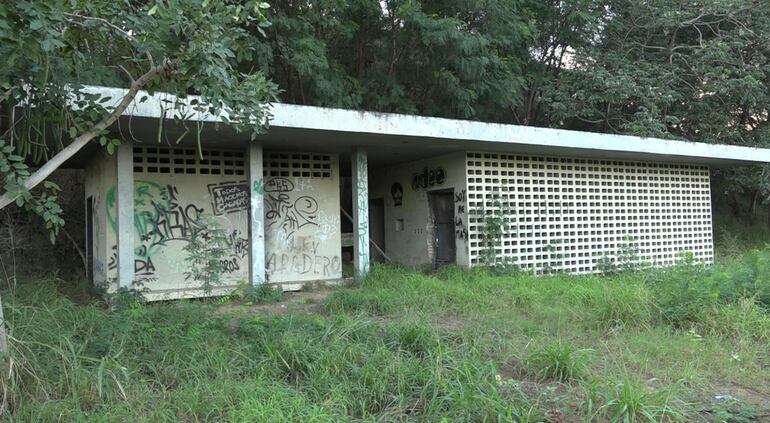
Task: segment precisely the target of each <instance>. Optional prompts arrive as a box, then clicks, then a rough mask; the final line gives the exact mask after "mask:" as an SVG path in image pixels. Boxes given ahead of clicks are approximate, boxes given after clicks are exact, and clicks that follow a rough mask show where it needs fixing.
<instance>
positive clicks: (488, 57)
mask: <svg viewBox="0 0 770 423" xmlns="http://www.w3.org/2000/svg"><path fill="white" fill-rule="evenodd" d="M272 5H273V9H274V15H273V17H272V19H271V20H272V22H273V27H272V30H271V32H270V34H269V37H268V39H269V44H268V45H267V46H266V48H265V49H264V50H261V54H262V55H263V57H264V60H262V61H261V63H264V64H266V68H265V71H266V72H268V73H269V75H270V77H271V79H273V80H274V81H276V83H278V84H279V85H280V86H281V88H282V90H283V93H282V95H281V99H282V100H283V101H286V102H289V103H298V104H313V105H320V106H332V107H343V108H352V109H364V110H373V111H382V112H397V113H410V114H421V115H430V116H443V117H454V118H462V119H478V120H486V121H510V120H511V119H512V117H511V109H512V107H513V106H514V104H515V102H517V101H518V98H519V95H520V92H521V90H522V87H523V85H524V78H523V76H522V68H523V65H524V63H525V62H526V60H527V57H528V55H529V52H528V44H529V41H528V40H529V37H530V36H531V28H530V25H529V23H528V22H527V21H525V20H524V19H523V17H525V16H524V14H522V13H521V11H520V7H519V1H517V0H461V1H457V0H452V1H450V0H431V1H422V2H420V1H415V0H386V1H381V2H380V1H371V0H349V1H339V0H318V1H296V0H278V1H276V2H274V3H273V4H272Z"/></svg>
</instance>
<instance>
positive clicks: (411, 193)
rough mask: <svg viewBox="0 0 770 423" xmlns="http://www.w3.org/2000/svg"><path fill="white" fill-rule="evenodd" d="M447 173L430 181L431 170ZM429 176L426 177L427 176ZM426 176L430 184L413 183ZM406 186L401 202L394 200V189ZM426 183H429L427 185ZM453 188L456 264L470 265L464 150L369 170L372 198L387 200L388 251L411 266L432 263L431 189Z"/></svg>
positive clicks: (394, 257) (386, 230)
mask: <svg viewBox="0 0 770 423" xmlns="http://www.w3.org/2000/svg"><path fill="white" fill-rule="evenodd" d="M439 168H441V169H443V170H444V172H445V178H444V180H443V181H442V182H441V183H438V182H436V181H431V180H430V179H431V178H430V173H431V171H436V170H438V169H439ZM426 172H427V174H426ZM424 175H427V178H426V177H425V176H424ZM415 177H417V178H418V179H427V183H422V181H418V182H419V183H416V184H413V180H414V179H415ZM394 184H400V186H401V187H402V188H403V198H402V199H401V204H400V205H398V204H397V199H394V196H393V193H392V188H393V186H394ZM424 185H427V186H424ZM443 189H454V195H455V199H456V203H455V220H456V221H457V222H458V223H457V226H456V228H455V229H456V230H455V242H456V248H457V258H456V260H457V263H458V264H460V265H465V266H467V265H469V260H468V245H467V218H466V216H467V214H466V211H467V206H466V199H465V153H454V154H449V155H444V156H439V157H435V158H431V159H426V160H420V161H415V162H411V163H406V164H403V165H398V166H393V167H389V168H385V169H375V170H372V171H371V172H370V189H369V196H370V198H383V199H384V203H385V252H386V253H387V254H388V256H389V257H390V258H391V259H392V260H395V261H397V262H400V263H403V264H407V265H410V266H417V267H419V266H426V265H431V264H432V263H433V257H434V256H433V239H434V233H433V223H432V218H431V211H430V205H429V204H428V192H429V191H432V190H443Z"/></svg>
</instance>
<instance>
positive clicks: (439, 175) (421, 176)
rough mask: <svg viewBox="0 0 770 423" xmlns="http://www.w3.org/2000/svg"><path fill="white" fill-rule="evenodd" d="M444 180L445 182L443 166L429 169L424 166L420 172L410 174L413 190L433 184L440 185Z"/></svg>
mask: <svg viewBox="0 0 770 423" xmlns="http://www.w3.org/2000/svg"><path fill="white" fill-rule="evenodd" d="M444 182H446V171H445V170H444V168H443V167H437V168H435V169H430V170H428V168H427V167H426V168H424V169H423V170H422V172H420V173H415V174H414V175H412V189H414V190H415V191H417V190H419V189H425V188H428V187H432V186H435V185H442V184H443V183H444Z"/></svg>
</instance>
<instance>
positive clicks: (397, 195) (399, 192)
mask: <svg viewBox="0 0 770 423" xmlns="http://www.w3.org/2000/svg"><path fill="white" fill-rule="evenodd" d="M390 195H391V196H392V197H393V207H401V205H402V204H403V203H404V187H403V186H401V184H400V183H398V182H394V183H393V185H391V186H390Z"/></svg>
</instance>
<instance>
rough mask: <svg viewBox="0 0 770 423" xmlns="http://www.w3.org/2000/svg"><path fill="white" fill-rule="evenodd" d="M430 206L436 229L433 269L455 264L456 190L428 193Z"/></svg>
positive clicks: (434, 233) (434, 230) (434, 232)
mask: <svg viewBox="0 0 770 423" xmlns="http://www.w3.org/2000/svg"><path fill="white" fill-rule="evenodd" d="M428 204H429V207H430V212H431V217H432V219H433V228H434V229H433V235H434V236H433V267H434V268H439V267H441V266H445V265H447V264H451V263H454V262H455V260H456V258H457V250H456V246H455V230H454V220H455V209H454V190H453V189H445V190H437V191H430V192H428Z"/></svg>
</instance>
